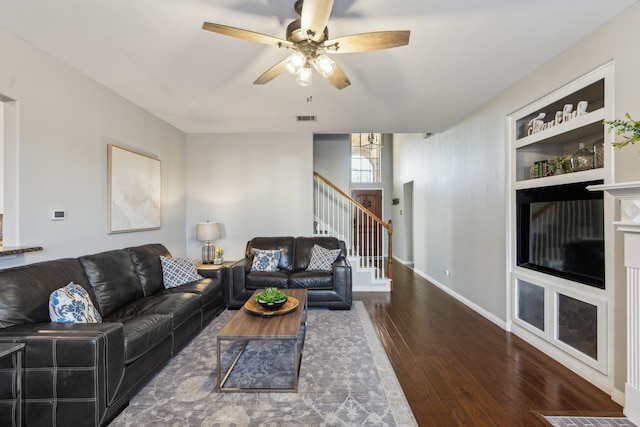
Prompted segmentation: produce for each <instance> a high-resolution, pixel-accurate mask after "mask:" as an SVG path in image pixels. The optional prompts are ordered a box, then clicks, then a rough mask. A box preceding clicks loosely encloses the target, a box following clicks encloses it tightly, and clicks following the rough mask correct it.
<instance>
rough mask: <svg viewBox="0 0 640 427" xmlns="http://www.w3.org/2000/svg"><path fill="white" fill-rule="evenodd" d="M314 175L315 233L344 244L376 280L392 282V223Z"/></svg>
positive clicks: (319, 176) (318, 175) (330, 183)
mask: <svg viewBox="0 0 640 427" xmlns="http://www.w3.org/2000/svg"><path fill="white" fill-rule="evenodd" d="M313 175H314V180H313V183H314V184H313V185H314V192H315V196H314V212H313V216H314V233H315V234H326V235H329V236H333V237H336V238H338V239H340V240H344V242H345V244H346V246H347V251H348V253H349V255H355V256H358V257H359V259H360V263H361V266H362V267H369V268H372V269H373V270H374V278H375V279H383V278H386V279H389V280H392V269H391V259H392V246H391V236H392V233H393V224H392V223H391V221H389V222H388V223H385V222H384V221H382V220H381V219H380V218H378V217H377V216H376V215H375V214H373V213H372V212H371V211H370V210H368V209H367V208H366V207H364V206H362V205H361V204H360V203H358V202H357V201H355V200H354V199H352V198H351V197H350V196H349V195H347V194H345V193H344V192H343V191H342V190H340V189H339V188H338V187H337V186H336V185H335V184H333V183H332V182H330V181H329V180H327V179H326V178H324V177H323V176H322V175H320V174H319V173H317V172H314V174H313ZM385 244H386V248H387V254H386V257H385V253H384V250H383V248H384V247H385ZM385 258H386V262H385ZM391 283H392V284H393V281H392V282H391ZM392 289H393V287H392Z"/></svg>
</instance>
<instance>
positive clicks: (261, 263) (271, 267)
mask: <svg viewBox="0 0 640 427" xmlns="http://www.w3.org/2000/svg"><path fill="white" fill-rule="evenodd" d="M278 263H280V249H274V250H264V249H254V250H253V262H252V263H251V271H278Z"/></svg>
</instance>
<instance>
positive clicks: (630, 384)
mask: <svg viewBox="0 0 640 427" xmlns="http://www.w3.org/2000/svg"><path fill="white" fill-rule="evenodd" d="M589 189H593V190H604V191H607V192H608V193H610V194H612V195H613V196H614V197H616V198H617V199H618V200H620V220H619V221H616V222H614V223H613V224H614V225H615V227H616V229H617V230H618V231H622V232H623V233H624V265H625V267H626V268H627V381H626V383H625V387H624V394H625V396H624V414H625V415H626V416H627V418H629V420H631V421H632V422H633V423H634V424H636V425H640V182H627V183H622V184H608V185H596V186H592V187H589Z"/></svg>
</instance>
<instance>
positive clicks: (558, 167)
mask: <svg viewBox="0 0 640 427" xmlns="http://www.w3.org/2000/svg"><path fill="white" fill-rule="evenodd" d="M548 164H549V168H550V170H551V173H552V174H553V175H560V174H563V173H565V172H566V171H568V170H569V167H570V166H571V160H570V159H569V157H567V156H557V157H555V158H553V159H549V162H548Z"/></svg>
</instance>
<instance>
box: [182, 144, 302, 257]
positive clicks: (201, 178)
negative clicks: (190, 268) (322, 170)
mask: <svg viewBox="0 0 640 427" xmlns="http://www.w3.org/2000/svg"><path fill="white" fill-rule="evenodd" d="M186 152H187V164H188V165H189V166H188V168H187V200H188V201H187V223H186V227H187V230H186V236H187V245H188V254H189V256H192V257H194V258H195V259H200V255H201V247H202V243H201V242H198V241H196V240H195V233H196V231H195V230H196V224H197V223H198V222H203V221H206V220H211V221H219V222H220V223H221V224H222V239H221V240H219V241H217V242H214V243H215V244H216V245H221V246H223V247H224V249H225V255H224V257H225V259H226V260H238V259H240V258H242V257H243V256H244V249H245V246H246V243H247V241H248V240H250V239H251V238H253V237H256V236H307V235H310V234H311V233H312V232H313V135H312V134H310V133H268V134H260V135H256V134H190V135H188V136H187V150H186Z"/></svg>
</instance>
